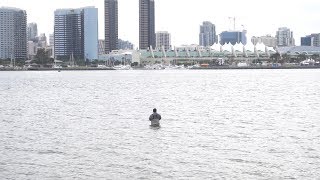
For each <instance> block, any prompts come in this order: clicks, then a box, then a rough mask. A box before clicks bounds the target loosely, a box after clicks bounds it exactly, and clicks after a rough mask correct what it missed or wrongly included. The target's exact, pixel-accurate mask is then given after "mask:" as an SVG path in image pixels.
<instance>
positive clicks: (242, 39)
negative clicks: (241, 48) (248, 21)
mask: <svg viewBox="0 0 320 180" xmlns="http://www.w3.org/2000/svg"><path fill="white" fill-rule="evenodd" d="M228 43H231V44H232V45H235V44H237V43H242V44H244V45H246V44H247V31H246V30H243V31H223V32H222V33H221V34H220V44H228Z"/></svg>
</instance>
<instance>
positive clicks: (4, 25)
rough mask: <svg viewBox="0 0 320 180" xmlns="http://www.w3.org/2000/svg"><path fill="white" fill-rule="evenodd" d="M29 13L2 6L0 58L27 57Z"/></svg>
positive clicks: (0, 17)
mask: <svg viewBox="0 0 320 180" xmlns="http://www.w3.org/2000/svg"><path fill="white" fill-rule="evenodd" d="M26 57H27V13H26V11H25V10H21V9H17V8H8V7H0V59H9V58H15V59H26Z"/></svg>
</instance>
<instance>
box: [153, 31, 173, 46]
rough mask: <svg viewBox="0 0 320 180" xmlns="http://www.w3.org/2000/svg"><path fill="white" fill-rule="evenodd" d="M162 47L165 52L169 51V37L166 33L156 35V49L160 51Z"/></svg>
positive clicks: (161, 32)
mask: <svg viewBox="0 0 320 180" xmlns="http://www.w3.org/2000/svg"><path fill="white" fill-rule="evenodd" d="M162 46H163V47H164V49H165V50H166V51H167V50H171V35H170V33H168V32H167V31H159V32H157V33H156V48H157V49H161V48H162Z"/></svg>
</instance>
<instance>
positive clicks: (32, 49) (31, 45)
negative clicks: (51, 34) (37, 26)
mask: <svg viewBox="0 0 320 180" xmlns="http://www.w3.org/2000/svg"><path fill="white" fill-rule="evenodd" d="M36 54H37V43H36V42H34V41H28V59H33V58H34V56H35V55H36Z"/></svg>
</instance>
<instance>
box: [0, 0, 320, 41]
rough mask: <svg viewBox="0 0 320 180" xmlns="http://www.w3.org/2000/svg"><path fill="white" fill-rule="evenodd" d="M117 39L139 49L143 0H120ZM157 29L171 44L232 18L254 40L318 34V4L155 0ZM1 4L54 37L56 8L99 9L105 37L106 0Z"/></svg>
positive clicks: (311, 0) (305, 0)
mask: <svg viewBox="0 0 320 180" xmlns="http://www.w3.org/2000/svg"><path fill="white" fill-rule="evenodd" d="M118 2H119V38H121V39H123V40H129V41H131V42H132V43H134V44H135V45H136V46H137V45H138V42H139V23H138V20H139V0H118ZM155 2H156V31H169V32H170V33H171V36H172V44H173V45H176V46H177V45H181V44H198V43H199V42H198V41H199V40H198V36H199V35H198V34H199V25H200V24H201V23H202V21H211V22H212V23H214V24H215V25H216V28H217V33H218V34H219V33H220V32H221V31H224V30H228V29H230V28H232V24H231V23H230V21H229V18H228V17H236V27H237V29H241V28H242V25H243V27H244V28H245V29H247V30H248V39H249V38H251V36H262V35H266V34H271V35H273V36H275V33H276V31H277V29H278V27H283V26H286V27H288V28H290V29H291V30H292V31H293V33H294V37H295V39H296V45H300V37H301V36H305V35H308V34H311V33H320V10H319V9H320V1H319V0H292V1H287V0H263V1H262V0H241V1H239V0H223V1H215V0H155ZM0 6H9V7H17V8H20V9H24V10H27V14H28V22H36V23H37V24H38V30H39V32H40V33H46V34H49V33H53V25H54V23H53V20H54V10H55V9H59V8H80V7H84V6H95V7H97V8H98V9H99V38H100V39H103V38H104V16H103V13H104V0H0Z"/></svg>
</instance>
